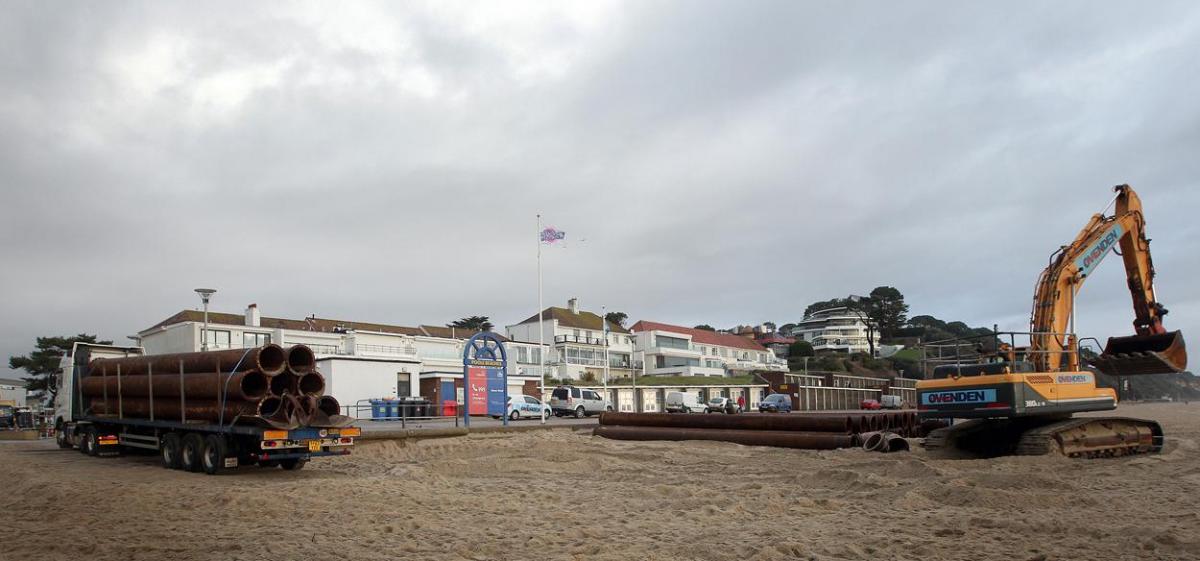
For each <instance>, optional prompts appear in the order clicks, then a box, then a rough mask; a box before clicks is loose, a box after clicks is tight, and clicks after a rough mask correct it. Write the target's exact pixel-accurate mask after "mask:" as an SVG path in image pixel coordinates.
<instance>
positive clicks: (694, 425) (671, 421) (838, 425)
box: [592, 411, 925, 450]
mask: <svg viewBox="0 0 1200 561" xmlns="http://www.w3.org/2000/svg"><path fill="white" fill-rule="evenodd" d="M923 428H925V427H923V426H922V424H921V423H919V422H918V420H917V414H916V412H914V411H881V412H876V411H864V412H805V413H792V414H785V415H772V414H763V415H687V414H672V413H614V412H608V413H603V414H601V415H600V426H599V427H596V429H595V430H594V431H593V433H592V434H594V435H596V436H602V437H605V438H612V439H616V440H717V441H722V442H734V443H738V444H747V445H752V446H776V447H782V448H804V449H810V450H829V449H834V448H851V447H855V446H858V445H859V444H861V443H862V440H863V438H862V436H863V435H864V434H870V433H881V432H886V434H889V435H892V436H894V437H896V438H901V439H903V438H904V437H916V436H923V431H922V429H923ZM881 438H883V437H881ZM888 442H889V443H890V447H891V448H893V449H895V450H900V449H907V448H902V446H904V445H906V444H907V442H905V443H904V444H903V445H902V444H901V443H899V442H894V441H893V440H889V441H888Z"/></svg>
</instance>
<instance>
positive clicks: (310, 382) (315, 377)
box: [296, 370, 325, 397]
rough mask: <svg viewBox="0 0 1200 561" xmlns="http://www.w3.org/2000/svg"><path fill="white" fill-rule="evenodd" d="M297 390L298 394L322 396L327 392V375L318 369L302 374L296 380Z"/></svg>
mask: <svg viewBox="0 0 1200 561" xmlns="http://www.w3.org/2000/svg"><path fill="white" fill-rule="evenodd" d="M296 391H297V392H298V393H297V395H307V396H311V397H321V394H324V393H325V377H324V376H322V375H321V373H320V372H317V371H316V370H313V371H312V372H309V373H308V374H305V375H303V376H300V378H299V379H297V381H296Z"/></svg>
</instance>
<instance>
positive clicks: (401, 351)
mask: <svg viewBox="0 0 1200 561" xmlns="http://www.w3.org/2000/svg"><path fill="white" fill-rule="evenodd" d="M354 351H355V352H356V353H377V354H384V355H401V356H415V355H416V354H417V348H416V347H415V346H413V345H400V346H391V345H363V344H356V345H354Z"/></svg>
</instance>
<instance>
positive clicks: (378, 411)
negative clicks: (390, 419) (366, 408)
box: [370, 399, 388, 421]
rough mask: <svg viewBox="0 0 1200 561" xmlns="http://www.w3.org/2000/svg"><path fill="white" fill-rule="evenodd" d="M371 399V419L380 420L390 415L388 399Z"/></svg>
mask: <svg viewBox="0 0 1200 561" xmlns="http://www.w3.org/2000/svg"><path fill="white" fill-rule="evenodd" d="M370 401H371V420H372V421H379V420H382V419H383V418H384V417H387V416H388V405H387V401H388V400H386V399H372V400H370Z"/></svg>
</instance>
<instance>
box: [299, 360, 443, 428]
mask: <svg viewBox="0 0 1200 561" xmlns="http://www.w3.org/2000/svg"><path fill="white" fill-rule="evenodd" d="M317 368H318V369H319V370H320V371H321V373H322V374H324V375H325V393H327V394H328V395H332V396H333V397H335V398H337V400H338V402H340V403H341V404H342V406H343V410H345V406H347V405H349V406H354V405H355V404H356V403H357V402H358V401H359V400H368V399H379V398H385V397H395V396H396V374H397V373H398V372H408V373H409V387H410V390H411V395H420V394H421V391H420V390H421V388H420V382H419V381H418V380H417V375H418V370H419V365H418V364H412V363H396V362H376V361H366V360H351V359H338V358H326V359H321V360H318V361H317ZM370 415H371V412H370V410H369V409H363V411H361V412H360V413H359V416H360V417H370ZM351 416H353V412H352V414H351Z"/></svg>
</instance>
